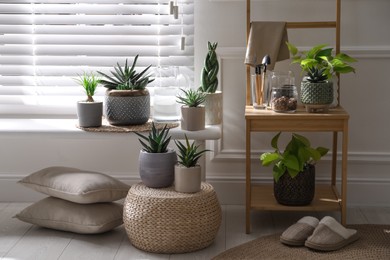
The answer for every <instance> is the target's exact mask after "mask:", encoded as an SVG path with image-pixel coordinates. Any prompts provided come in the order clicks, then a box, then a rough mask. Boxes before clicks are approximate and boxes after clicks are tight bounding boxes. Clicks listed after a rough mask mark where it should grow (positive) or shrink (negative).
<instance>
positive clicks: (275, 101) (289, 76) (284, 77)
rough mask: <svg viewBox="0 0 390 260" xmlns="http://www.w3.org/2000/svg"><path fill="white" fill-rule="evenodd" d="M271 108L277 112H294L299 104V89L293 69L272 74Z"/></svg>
mask: <svg viewBox="0 0 390 260" xmlns="http://www.w3.org/2000/svg"><path fill="white" fill-rule="evenodd" d="M270 101H271V108H272V110H274V111H275V112H281V113H294V112H295V111H296V109H297V106H298V91H297V88H296V86H295V78H294V75H293V73H292V72H291V71H289V72H275V71H274V72H273V73H272V76H271V98H270Z"/></svg>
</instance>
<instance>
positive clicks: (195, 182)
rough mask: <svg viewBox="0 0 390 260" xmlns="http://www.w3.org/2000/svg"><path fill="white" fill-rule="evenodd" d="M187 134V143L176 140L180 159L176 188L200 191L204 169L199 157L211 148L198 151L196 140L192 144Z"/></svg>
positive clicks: (176, 175)
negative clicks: (199, 162)
mask: <svg viewBox="0 0 390 260" xmlns="http://www.w3.org/2000/svg"><path fill="white" fill-rule="evenodd" d="M184 136H185V143H182V142H180V141H177V140H175V144H176V146H177V148H178V149H179V152H178V157H179V160H178V162H177V164H176V165H175V190H176V191H178V192H198V191H200V189H201V182H202V169H201V167H200V165H199V164H198V160H199V158H200V157H201V156H202V155H203V153H205V152H207V151H209V150H201V151H198V149H199V145H195V141H193V142H192V143H191V144H190V142H189V141H188V137H187V135H184Z"/></svg>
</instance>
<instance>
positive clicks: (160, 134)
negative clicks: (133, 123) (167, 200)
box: [135, 123, 177, 188]
mask: <svg viewBox="0 0 390 260" xmlns="http://www.w3.org/2000/svg"><path fill="white" fill-rule="evenodd" d="M135 134H136V135H138V136H139V137H140V138H139V139H138V140H139V141H140V143H141V145H142V147H143V148H142V150H141V151H140V154H139V173H140V177H141V180H142V182H143V183H144V184H145V185H146V186H147V187H150V188H163V187H168V186H171V185H172V183H173V181H174V166H175V164H176V162H177V155H176V151H175V150H173V149H171V148H168V145H169V142H170V140H171V136H170V135H168V134H169V128H167V125H165V126H164V128H163V129H162V130H158V129H157V128H156V127H155V125H154V123H152V129H151V131H150V133H149V135H148V136H144V135H142V134H139V133H135Z"/></svg>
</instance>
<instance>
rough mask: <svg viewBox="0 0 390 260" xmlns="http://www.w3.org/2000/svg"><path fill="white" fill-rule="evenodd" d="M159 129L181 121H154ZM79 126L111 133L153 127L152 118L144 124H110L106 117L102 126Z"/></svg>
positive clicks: (92, 130) (176, 124)
mask: <svg viewBox="0 0 390 260" xmlns="http://www.w3.org/2000/svg"><path fill="white" fill-rule="evenodd" d="M154 125H155V126H156V128H157V129H163V128H164V126H165V125H167V128H175V127H178V126H179V123H156V122H155V123H154ZM76 127H77V128H80V129H81V130H84V131H87V132H110V133H127V132H145V131H150V130H151V129H152V120H149V121H148V122H146V123H145V124H143V125H128V126H114V125H110V124H109V123H108V122H107V121H106V120H105V119H103V121H102V126H100V127H80V126H79V125H76Z"/></svg>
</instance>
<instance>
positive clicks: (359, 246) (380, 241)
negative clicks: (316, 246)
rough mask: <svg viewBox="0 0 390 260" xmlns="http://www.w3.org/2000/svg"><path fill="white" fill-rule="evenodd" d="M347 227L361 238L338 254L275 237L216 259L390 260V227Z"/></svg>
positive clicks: (263, 238) (250, 244)
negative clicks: (288, 244)
mask: <svg viewBox="0 0 390 260" xmlns="http://www.w3.org/2000/svg"><path fill="white" fill-rule="evenodd" d="M348 227H349V228H353V229H356V230H357V231H358V234H359V237H360V239H359V240H357V241H356V242H354V243H352V244H350V245H347V246H346V247H344V248H342V249H340V250H337V251H332V252H319V251H313V250H311V249H308V248H306V247H290V246H286V245H283V244H282V243H281V242H280V241H279V237H280V234H274V235H270V236H265V237H261V238H257V239H255V240H252V241H250V242H248V243H245V244H242V245H240V246H237V247H234V248H231V249H229V250H227V251H225V252H223V253H221V254H219V255H218V256H216V257H214V258H213V259H214V260H222V259H223V260H226V259H316V260H317V259H319V260H325V259H343V260H346V259H351V260H352V259H354V260H355V259H362V260H363V259H364V260H367V259H376V260H377V259H390V225H350V226H348Z"/></svg>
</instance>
